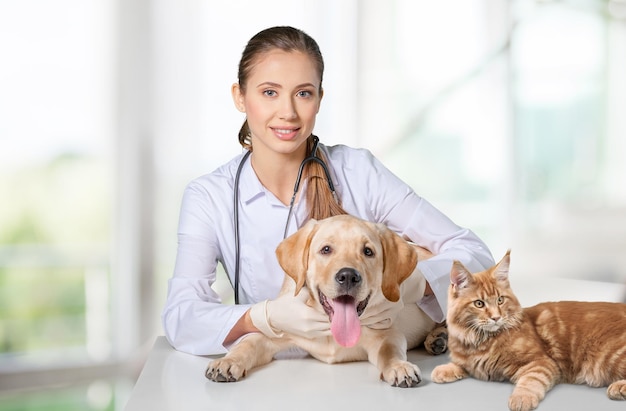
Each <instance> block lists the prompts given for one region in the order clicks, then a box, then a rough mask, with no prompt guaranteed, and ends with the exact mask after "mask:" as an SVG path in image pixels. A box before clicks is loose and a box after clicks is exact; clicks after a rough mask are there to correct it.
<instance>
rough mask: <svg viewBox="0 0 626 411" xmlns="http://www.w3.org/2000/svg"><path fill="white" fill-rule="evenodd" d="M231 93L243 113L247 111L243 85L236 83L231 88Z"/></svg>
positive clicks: (238, 108) (236, 105)
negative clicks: (242, 89)
mask: <svg viewBox="0 0 626 411" xmlns="http://www.w3.org/2000/svg"><path fill="white" fill-rule="evenodd" d="M230 93H231V94H232V96H233V102H234V103H235V107H237V110H239V111H240V112H242V113H245V112H246V105H245V104H244V103H245V97H244V95H243V92H242V91H241V86H240V85H239V83H235V84H233V85H232V87H231V88H230Z"/></svg>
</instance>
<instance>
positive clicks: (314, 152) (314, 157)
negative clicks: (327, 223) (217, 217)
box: [232, 135, 338, 304]
mask: <svg viewBox="0 0 626 411" xmlns="http://www.w3.org/2000/svg"><path fill="white" fill-rule="evenodd" d="M319 141H320V140H319V138H318V137H317V136H315V135H313V148H312V149H311V154H309V155H308V156H307V157H306V158H305V159H304V160H302V163H300V168H299V169H298V176H297V177H296V183H295V185H294V187H293V196H292V197H291V201H290V202H289V213H288V214H287V222H286V223H285V231H284V233H283V239H285V238H287V231H288V229H289V221H290V220H291V215H292V214H293V205H294V203H295V200H296V195H297V194H298V190H299V189H300V180H301V179H302V173H303V171H304V166H305V165H306V164H307V163H309V162H311V161H314V162H316V163H318V164H319V165H320V166H321V167H322V169H323V170H324V174H325V177H326V181H327V182H328V188H329V189H330V192H331V193H332V195H333V197H334V198H335V201H338V198H337V194H336V193H335V186H334V184H333V181H332V179H331V177H330V172H329V171H328V166H327V165H326V163H324V162H323V161H322V159H320V158H319V157H317V148H318V145H319ZM250 153H252V150H248V152H247V153H246V154H244V156H243V158H242V159H241V162H240V163H239V167H237V173H236V174H235V183H234V187H233V203H234V206H233V220H234V221H233V223H234V231H235V275H234V284H232V285H233V290H234V297H235V304H239V271H240V266H239V264H240V260H241V256H240V254H241V245H240V243H239V179H240V177H241V170H242V169H243V165H244V164H245V162H246V160H247V159H248V157H250Z"/></svg>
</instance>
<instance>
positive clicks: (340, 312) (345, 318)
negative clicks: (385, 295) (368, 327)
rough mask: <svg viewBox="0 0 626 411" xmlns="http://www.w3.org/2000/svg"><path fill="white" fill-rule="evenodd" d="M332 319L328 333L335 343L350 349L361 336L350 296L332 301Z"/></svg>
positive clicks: (354, 302) (359, 324) (357, 318)
mask: <svg viewBox="0 0 626 411" xmlns="http://www.w3.org/2000/svg"><path fill="white" fill-rule="evenodd" d="M332 305H333V311H334V314H333V316H332V317H333V318H332V320H331V323H330V332H331V333H332V334H333V337H335V341H337V343H339V344H341V345H343V346H344V347H352V346H353V345H355V344H356V343H357V341H359V337H360V336H361V322H360V321H359V316H358V314H357V313H356V301H355V300H354V298H352V297H350V296H341V297H339V298H335V299H334V300H333V304H332Z"/></svg>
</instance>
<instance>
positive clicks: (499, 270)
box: [493, 250, 511, 281]
mask: <svg viewBox="0 0 626 411" xmlns="http://www.w3.org/2000/svg"><path fill="white" fill-rule="evenodd" d="M510 265H511V250H507V252H506V254H505V255H504V257H502V260H500V262H499V263H498V264H496V269H495V270H494V271H493V275H494V277H495V278H496V280H498V281H508V280H509V267H510Z"/></svg>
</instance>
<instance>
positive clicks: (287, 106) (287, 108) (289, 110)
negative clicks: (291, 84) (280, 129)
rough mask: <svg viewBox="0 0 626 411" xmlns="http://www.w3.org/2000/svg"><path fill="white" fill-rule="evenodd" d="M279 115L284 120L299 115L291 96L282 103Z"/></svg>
mask: <svg viewBox="0 0 626 411" xmlns="http://www.w3.org/2000/svg"><path fill="white" fill-rule="evenodd" d="M279 116H280V118H281V119H283V120H293V119H294V118H296V117H298V113H297V112H296V105H295V104H294V102H293V100H292V99H291V98H285V99H284V100H283V101H282V102H281V105H280V113H279Z"/></svg>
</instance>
